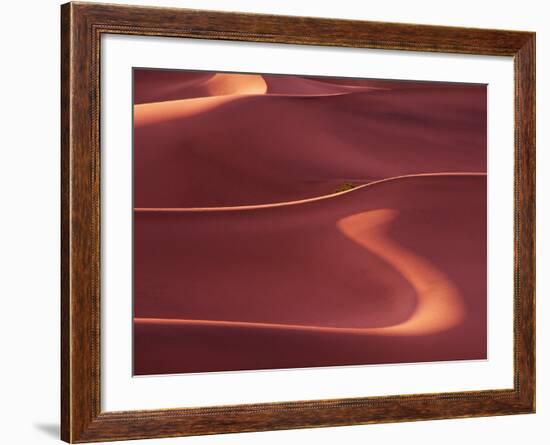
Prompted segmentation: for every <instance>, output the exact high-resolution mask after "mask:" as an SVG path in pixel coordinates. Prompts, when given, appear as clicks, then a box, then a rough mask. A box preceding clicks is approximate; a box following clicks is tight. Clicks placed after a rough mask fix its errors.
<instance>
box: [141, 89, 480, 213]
mask: <svg viewBox="0 0 550 445" xmlns="http://www.w3.org/2000/svg"><path fill="white" fill-rule="evenodd" d="M449 103H451V104H452V106H449ZM484 128H485V101H484V95H483V94H479V91H478V90H475V89H473V88H471V87H464V88H461V87H455V88H452V89H450V90H445V89H444V88H442V87H439V86H435V87H434V86H432V87H431V88H428V87H422V88H419V89H414V88H409V89H405V90H402V91H400V93H399V94H392V91H390V90H374V91H369V92H354V93H347V94H338V95H328V96H280V95H250V96H246V95H244V96H238V95H237V96H235V95H230V96H214V97H208V98H197V99H188V100H182V101H170V102H163V103H155V104H143V105H137V106H136V107H135V129H134V141H135V151H134V153H135V158H134V160H135V177H136V182H135V205H136V207H215V206H234V205H254V204H262V203H269V202H279V201H290V200H297V199H304V198H309V197H314V196H319V195H324V194H328V193H331V192H333V191H335V190H337V189H338V188H339V187H341V186H342V184H345V183H351V184H356V185H357V184H364V183H366V182H370V181H374V180H378V179H382V178H386V177H392V176H399V175H405V174H415V173H423V172H435V171H485V170H486V157H485V144H486V141H485V137H484V134H485V133H484Z"/></svg>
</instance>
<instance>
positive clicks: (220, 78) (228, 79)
mask: <svg viewBox="0 0 550 445" xmlns="http://www.w3.org/2000/svg"><path fill="white" fill-rule="evenodd" d="M205 86H206V88H207V90H208V92H209V93H210V95H211V96H226V95H230V94H265V93H266V91H267V85H266V83H265V80H264V78H263V77H262V76H260V75H257V74H238V75H237V74H224V73H217V74H215V75H214V76H213V77H212V78H211V79H209V80H208V81H207V82H206V85H205Z"/></svg>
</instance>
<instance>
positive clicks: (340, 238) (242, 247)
mask: <svg viewBox="0 0 550 445" xmlns="http://www.w3.org/2000/svg"><path fill="white" fill-rule="evenodd" d="M135 73H136V85H135V89H136V96H135V97H136V103H140V104H141V105H137V106H136V107H135V135H134V137H135V139H134V140H135V149H134V150H135V151H134V162H135V170H134V175H135V181H134V187H135V207H137V208H147V209H149V210H148V211H139V210H138V211H136V212H135V222H134V243H135V244H134V260H135V266H134V267H135V269H134V292H135V295H134V298H135V300H134V304H135V317H136V319H135V326H134V327H135V331H134V334H135V337H134V342H135V343H134V347H135V350H134V357H135V363H134V371H135V373H136V374H141V375H143V374H165V373H178V372H200V371H220V370H238V369H261V368H287V367H306V366H330V365H343V364H372V363H394V362H419V361H433V360H458V359H480V358H485V357H486V186H485V182H486V180H485V179H486V178H485V176H483V175H479V174H469V173H477V172H484V171H485V170H486V164H485V161H486V155H485V153H486V150H485V116H486V107H485V100H486V96H485V88H484V87H482V86H464V85H439V84H433V83H430V84H427V83H415V82H384V81H357V80H350V81H349V82H347V81H344V80H332V81H322V80H319V79H312V78H298V77H286V76H283V77H278V76H263V80H264V83H262V82H261V81H260V80H261V76H248V77H246V78H238V77H239V76H234V77H237V79H235V78H231V76H228V75H225V76H224V77H219V76H218V78H216V77H215V76H214V75H212V74H197V73H183V74H182V73H181V72H158V71H144V70H136V72H135ZM144 73H145V74H144ZM154 73H161V74H160V75H159V76H158V77H155V75H154ZM184 74H185V75H184ZM258 78H260V79H258ZM262 85H263V86H264V92H263V93H257V91H261V88H262ZM415 86H416V87H415ZM205 91H208V92H209V93H208V94H214V93H212V91H216V92H217V93H216V95H215V96H213V97H203V98H201V97H200V95H201V94H203V95H204V94H207V93H205ZM255 91H256V92H255ZM266 92H267V94H266ZM300 92H301V93H300ZM148 102H149V103H148ZM150 102H157V103H150ZM432 172H435V173H437V172H442V173H440V174H437V175H434V176H422V175H418V174H419V173H432ZM452 172H460V173H464V174H456V175H453V174H448V173H452ZM400 175H413V176H412V177H401V178H397V179H391V180H388V181H382V182H379V183H373V184H372V185H368V186H365V187H361V188H358V189H354V190H351V191H349V192H346V193H342V194H338V195H336V196H329V197H327V198H324V199H323V198H321V199H316V198H320V197H322V196H324V195H327V194H331V193H333V192H334V191H335V190H336V189H337V188H338V187H340V186H341V185H342V184H344V183H353V184H368V183H370V182H373V181H376V180H381V179H382V180H384V179H387V178H393V177H396V176H400ZM309 198H313V199H312V200H311V201H310V202H308V201H306V202H294V203H290V204H285V202H289V201H290V202H292V201H297V200H298V201H300V200H304V199H306V200H307V199H309ZM276 203H279V204H277V205H273V204H276ZM243 205H244V206H246V205H248V206H252V208H244V209H243V208H241V209H228V208H227V207H233V206H243ZM255 205H263V207H259V208H254V206H255ZM205 207H206V208H207V209H202V210H201V209H196V208H205ZM213 207H217V208H213ZM159 208H162V209H164V210H162V211H159V210H155V209H159ZM193 208H195V209H193ZM178 209H179V210H178Z"/></svg>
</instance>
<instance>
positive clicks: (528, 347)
mask: <svg viewBox="0 0 550 445" xmlns="http://www.w3.org/2000/svg"><path fill="white" fill-rule="evenodd" d="M103 33H110V34H133V35H157V36H171V37H187V38H199V39H220V40H243V41H251V42H277V43H289V44H305V45H329V46H346V47H357V48H384V49H407V50H414V51H432V52H452V53H464V54H482V55H506V56H513V57H514V66H515V101H516V110H515V145H516V161H515V252H514V259H515V273H514V283H515V289H514V302H515V306H514V340H515V343H514V344H515V355H514V357H515V359H514V376H515V378H514V388H513V389H509V390H498V389H496V390H493V391H476V392H462V393H440V394H420V395H412V396H391V397H369V398H353V399H339V400H315V401H304V402H291V403H272V404H257V405H239V406H232V407H211V408H187V409H170V410H158V411H131V412H102V411H101V401H100V384H101V379H100V319H99V313H100V312H99V311H100V293H99V291H100V287H99V283H100V273H99V271H100V251H99V249H100V230H101V227H100V146H99V130H100V129H99V113H100V103H99V98H100V82H99V61H100V51H101V48H100V38H101V35H102V34H103ZM61 36H62V44H61V104H62V107H61V109H62V112H61V125H62V128H61V148H62V156H61V170H62V175H61V189H62V190H61V201H62V211H61V231H62V242H61V270H62V271H61V314H62V315H61V330H62V339H61V353H62V358H61V368H62V373H61V380H62V382H61V435H62V439H63V440H65V441H67V442H93V441H104V440H121V439H137V438H151V437H173V436H184V435H196V434H216V433H228V432H242V431H263V430H277V429H287V428H307V427H322V426H337V425H351V424H365V423H379V422H402V421H412V420H426V419H441V418H451V417H473V416H490V415H506V414H519V413H532V412H534V410H535V238H534V234H535V35H534V34H533V33H528V32H517V31H500V30H484V29H467V28H453V27H437V26H425V25H405V24H390V23H380V22H360V21H351V20H333V19H317V18H305V17H284V16H268V15H255V14H236V13H219V12H212V11H196V10H184V9H171V8H146V7H133V6H117V5H105V4H91V3H85V4H82V3H68V4H65V5H63V6H62V8H61ZM510 254H512V252H511V253H510ZM182 405H185V400H182Z"/></svg>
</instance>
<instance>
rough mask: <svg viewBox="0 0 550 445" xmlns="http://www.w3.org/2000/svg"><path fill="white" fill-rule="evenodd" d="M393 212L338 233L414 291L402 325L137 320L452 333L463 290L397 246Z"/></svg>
mask: <svg viewBox="0 0 550 445" xmlns="http://www.w3.org/2000/svg"><path fill="white" fill-rule="evenodd" d="M396 213H397V212H395V211H392V210H388V209H380V210H371V211H368V212H363V213H358V214H355V215H351V216H348V217H345V218H343V219H341V220H340V221H338V227H339V229H340V230H341V231H342V232H343V233H344V234H345V235H346V236H347V237H349V238H350V239H352V240H353V241H355V242H357V243H358V244H361V245H363V246H364V247H365V248H367V249H368V250H370V251H371V252H373V253H375V254H377V255H379V256H380V257H381V258H383V259H384V260H386V261H387V262H388V263H389V264H391V265H392V266H393V267H394V268H395V269H396V270H397V271H398V272H400V273H401V274H402V275H403V276H404V278H405V279H407V281H409V283H410V284H411V285H412V286H413V288H414V290H415V291H416V295H417V296H418V300H419V302H418V304H417V307H416V309H415V311H414V312H413V314H412V315H411V316H410V317H409V318H408V319H407V320H406V321H403V322H401V323H397V324H395V325H392V326H385V327H378V328H346V327H330V326H312V325H297V324H288V323H287V324H281V323H258V322H256V323H253V322H247V321H225V320H181V319H169V318H164V319H163V318H136V319H135V322H136V323H137V324H138V325H141V324H149V325H156V324H161V325H177V324H188V325H203V326H223V327H227V328H232V327H241V328H247V327H250V326H252V327H255V328H267V329H284V330H305V331H316V332H325V333H337V334H342V333H345V334H371V335H394V336H399V335H428V334H433V333H437V332H439V331H442V330H446V329H450V328H452V327H454V326H456V325H457V324H459V323H460V322H461V321H462V319H463V317H464V308H463V304H462V301H461V298H460V295H459V292H458V290H457V289H456V287H455V286H454V285H453V284H452V282H451V281H450V280H449V279H448V278H447V277H445V276H444V274H442V273H441V272H440V271H438V270H437V269H436V268H435V267H434V266H432V265H431V264H430V263H429V262H428V261H426V260H424V259H422V258H420V257H417V256H416V255H414V254H413V253H411V252H409V251H407V250H405V249H403V248H402V247H400V246H398V245H397V244H395V243H394V242H393V241H391V239H390V238H389V237H388V236H387V233H386V232H387V230H388V227H387V226H388V223H389V221H391V220H392V219H393V218H394V217H395V216H396Z"/></svg>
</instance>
